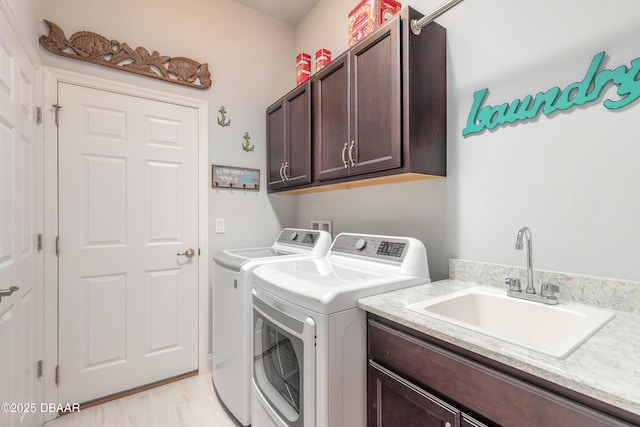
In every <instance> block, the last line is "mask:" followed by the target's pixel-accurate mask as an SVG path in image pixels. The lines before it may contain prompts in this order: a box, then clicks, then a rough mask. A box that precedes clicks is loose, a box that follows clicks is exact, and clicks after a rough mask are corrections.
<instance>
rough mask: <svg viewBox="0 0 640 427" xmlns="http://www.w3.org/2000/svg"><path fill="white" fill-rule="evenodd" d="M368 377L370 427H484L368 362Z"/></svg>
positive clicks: (402, 379) (382, 368)
mask: <svg viewBox="0 0 640 427" xmlns="http://www.w3.org/2000/svg"><path fill="white" fill-rule="evenodd" d="M368 376H369V384H370V386H369V401H370V402H372V403H371V404H370V405H369V426H380V427H382V426H385V427H406V426H414V427H455V426H466V427H481V426H485V427H486V424H482V423H481V422H479V421H477V420H475V419H473V418H472V417H470V416H468V415H466V414H463V413H462V412H461V411H460V410H458V409H457V408H455V407H453V406H451V405H449V404H447V403H446V402H444V401H442V400H441V399H438V398H437V397H435V396H434V395H432V394H431V393H429V392H427V391H425V390H423V389H421V388H420V387H418V386H416V385H415V384H413V383H411V382H409V381H407V380H406V379H404V378H402V377H400V376H399V375H397V374H395V373H393V372H392V371H390V370H388V369H386V368H384V367H383V366H380V365H378V364H377V363H375V362H372V361H370V362H369V373H368Z"/></svg>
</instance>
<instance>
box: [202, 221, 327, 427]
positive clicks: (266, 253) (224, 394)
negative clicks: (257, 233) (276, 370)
mask: <svg viewBox="0 0 640 427" xmlns="http://www.w3.org/2000/svg"><path fill="white" fill-rule="evenodd" d="M330 246H331V235H330V234H329V233H327V232H326V231H319V230H301V229H293V228H285V229H284V230H282V231H281V232H280V235H279V236H278V238H277V239H276V241H275V242H274V244H273V245H272V246H269V247H261V248H248V249H228V250H222V251H219V252H217V253H216V254H215V255H214V257H213V260H214V281H213V304H212V307H213V316H212V328H211V330H212V347H213V366H212V374H211V375H212V378H213V383H214V386H215V389H216V392H217V393H218V396H219V397H220V399H221V400H222V402H223V403H224V405H225V406H226V408H227V409H228V410H229V411H230V412H231V414H233V416H234V417H235V418H236V419H237V420H238V421H239V422H240V423H241V424H242V425H245V426H246V425H249V424H251V370H252V359H251V354H252V353H251V341H252V337H253V328H252V322H251V304H252V303H251V272H252V271H253V270H254V269H255V268H256V267H258V266H260V265H265V264H270V263H275V262H281V261H282V260H285V259H287V260H294V259H308V258H311V257H320V256H324V255H326V253H327V251H328V250H329V247H330Z"/></svg>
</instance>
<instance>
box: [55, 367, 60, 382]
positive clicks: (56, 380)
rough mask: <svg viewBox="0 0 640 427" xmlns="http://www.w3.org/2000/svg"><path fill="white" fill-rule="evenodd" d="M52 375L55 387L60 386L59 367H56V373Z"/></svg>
mask: <svg viewBox="0 0 640 427" xmlns="http://www.w3.org/2000/svg"><path fill="white" fill-rule="evenodd" d="M54 375H55V377H54V381H55V383H56V385H60V365H56V372H55V374H54Z"/></svg>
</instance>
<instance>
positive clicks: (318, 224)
mask: <svg viewBox="0 0 640 427" xmlns="http://www.w3.org/2000/svg"><path fill="white" fill-rule="evenodd" d="M311 229H312V230H323V231H326V232H328V233H329V234H331V235H332V236H333V234H332V231H333V221H331V220H328V219H312V220H311Z"/></svg>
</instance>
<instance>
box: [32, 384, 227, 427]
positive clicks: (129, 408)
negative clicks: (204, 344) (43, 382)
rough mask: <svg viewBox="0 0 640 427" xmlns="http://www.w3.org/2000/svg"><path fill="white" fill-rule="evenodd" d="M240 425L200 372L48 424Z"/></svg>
mask: <svg viewBox="0 0 640 427" xmlns="http://www.w3.org/2000/svg"><path fill="white" fill-rule="evenodd" d="M147 426H148V427H181V426H185V427H201V426H202V427H236V423H235V422H234V421H233V420H232V419H231V417H229V416H228V415H227V413H226V412H225V410H224V409H223V408H222V406H221V404H220V402H219V401H218V397H217V396H216V394H215V391H214V390H213V384H212V381H211V376H210V375H197V376H195V377H191V378H187V379H185V380H181V381H177V382H174V383H171V384H167V385H164V386H161V387H158V388H154V389H152V390H147V391H144V392H142V393H138V394H134V395H132V396H128V397H123V398H121V399H117V400H114V401H111V402H108V403H103V404H101V405H98V406H94V407H91V408H87V409H83V410H81V411H80V412H77V413H74V414H68V415H64V416H62V417H59V418H57V419H55V420H53V421H50V422H48V423H46V424H45V427H147Z"/></svg>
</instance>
